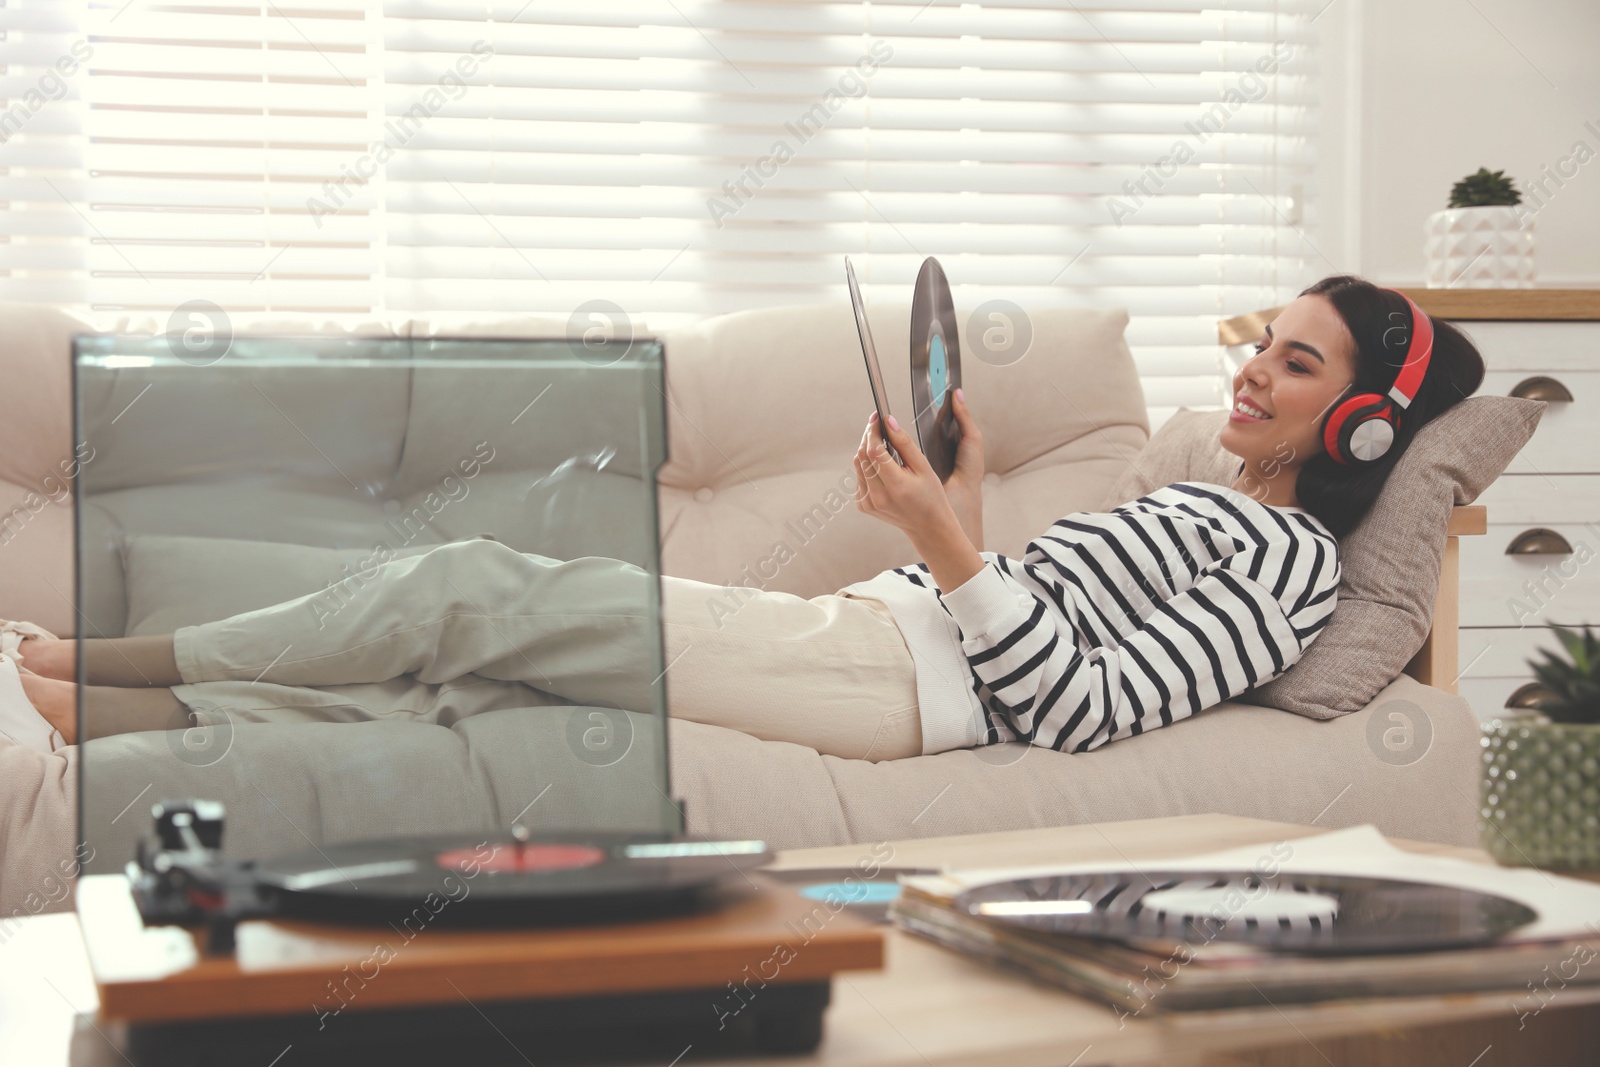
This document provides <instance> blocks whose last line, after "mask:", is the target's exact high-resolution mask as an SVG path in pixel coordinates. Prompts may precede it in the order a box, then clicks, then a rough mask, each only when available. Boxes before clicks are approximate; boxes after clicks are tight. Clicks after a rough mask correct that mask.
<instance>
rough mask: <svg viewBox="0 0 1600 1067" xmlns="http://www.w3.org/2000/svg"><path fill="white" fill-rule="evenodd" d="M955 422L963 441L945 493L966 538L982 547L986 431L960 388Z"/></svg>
mask: <svg viewBox="0 0 1600 1067" xmlns="http://www.w3.org/2000/svg"><path fill="white" fill-rule="evenodd" d="M953 407H954V408H955V415H956V424H957V425H958V426H960V427H961V443H960V444H959V445H957V446H956V469H955V470H953V471H951V472H950V477H949V478H947V479H945V483H944V495H945V496H946V497H948V498H949V500H950V507H951V508H952V509H954V511H955V513H956V518H957V519H959V520H960V522H961V528H962V529H963V530H965V531H966V533H967V538H968V539H969V540H971V542H972V543H973V544H974V545H975V546H977V547H979V548H982V547H983V433H982V431H980V430H979V429H978V420H977V419H975V418H973V415H972V412H971V411H970V410H969V409H968V408H967V398H966V396H964V395H963V394H962V392H961V390H960V389H957V390H956V391H955V397H954V401H953Z"/></svg>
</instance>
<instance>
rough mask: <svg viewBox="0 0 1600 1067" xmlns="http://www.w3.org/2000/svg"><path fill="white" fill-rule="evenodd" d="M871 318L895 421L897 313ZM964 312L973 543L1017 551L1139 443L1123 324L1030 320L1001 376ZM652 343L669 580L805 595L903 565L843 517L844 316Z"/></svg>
mask: <svg viewBox="0 0 1600 1067" xmlns="http://www.w3.org/2000/svg"><path fill="white" fill-rule="evenodd" d="M867 315H868V319H869V321H870V322H871V324H872V331H873V339H874V341H875V342H876V347H877V350H878V358H879V360H880V362H881V363H882V364H883V370H884V377H885V378H886V379H887V383H886V384H887V386H888V390H889V404H890V411H891V412H892V413H893V414H894V415H895V417H896V418H897V419H899V420H900V421H901V424H902V425H909V423H908V416H909V414H910V412H911V411H912V405H911V387H910V375H909V371H908V366H907V357H906V355H905V353H906V352H908V351H909V345H910V305H909V304H884V305H869V306H868V309H867ZM969 315H970V313H969V312H968V311H967V310H966V309H959V310H958V316H957V317H958V320H959V322H960V325H961V335H960V336H961V341H962V362H961V369H962V375H963V384H964V389H965V396H966V398H967V401H968V404H969V406H970V407H971V409H972V412H973V414H974V415H975V416H976V417H977V419H978V424H979V426H980V427H982V429H983V434H984V440H985V445H986V449H985V450H986V453H987V456H986V459H987V464H986V465H987V468H988V473H987V475H986V476H985V479H984V481H985V487H984V535H985V536H984V541H985V543H984V544H983V545H982V546H980V547H981V548H985V549H990V550H993V551H997V552H1004V553H1008V554H1014V555H1015V554H1020V553H1021V550H1022V548H1023V546H1024V545H1026V544H1027V542H1028V541H1029V540H1030V539H1032V538H1033V537H1035V536H1037V535H1038V534H1039V533H1041V532H1042V531H1043V530H1044V529H1045V528H1046V527H1048V526H1049V525H1050V523H1051V522H1052V521H1054V520H1055V519H1057V518H1059V517H1060V516H1062V515H1064V514H1067V513H1068V512H1072V511H1078V510H1084V509H1089V508H1095V507H1098V506H1099V502H1100V500H1101V498H1102V497H1103V496H1104V495H1105V493H1106V491H1107V490H1108V489H1109V487H1110V485H1111V483H1112V482H1113V480H1115V479H1116V478H1117V477H1118V476H1119V475H1120V474H1121V473H1122V471H1123V470H1124V468H1125V467H1126V466H1127V463H1128V461H1129V460H1130V459H1131V458H1132V457H1133V456H1136V455H1137V454H1138V452H1139V451H1140V449H1141V448H1143V447H1144V444H1145V442H1146V441H1147V440H1148V439H1149V421H1148V417H1147V414H1146V408H1145V399H1144V393H1143V390H1142V389H1141V387H1140V384H1139V378H1138V374H1137V371H1136V368H1135V366H1134V362H1133V358H1132V355H1131V354H1130V353H1129V351H1128V347H1127V344H1126V343H1125V341H1124V339H1123V330H1124V328H1125V327H1126V325H1127V321H1128V320H1127V312H1126V311H1124V310H1123V309H1121V308H1112V309H1093V308H1051V309H1041V310H1035V311H1032V312H1031V313H1030V315H1029V318H1030V320H1031V327H1032V335H1033V337H1032V344H1031V346H1030V347H1029V348H1028V349H1027V351H1026V352H1025V354H1024V355H1023V356H1022V357H1021V358H1020V359H1017V360H1015V361H1014V362H1011V363H1009V364H1007V365H1005V366H997V365H995V364H993V363H990V362H985V361H984V360H982V359H979V358H977V356H976V355H975V352H974V345H973V344H972V343H970V342H971V341H972V340H973V338H972V336H971V331H970V330H969V329H968V326H969V322H968V320H969ZM980 325H983V326H987V325H988V323H987V322H985V323H982V324H980ZM663 340H664V341H665V342H666V351H667V393H668V397H669V398H670V401H671V403H670V407H669V410H668V413H667V418H668V425H669V427H670V433H669V437H668V439H669V441H670V448H671V459H670V461H669V462H668V464H667V465H666V467H665V469H663V470H662V472H661V476H660V499H661V530H662V567H663V570H664V571H665V572H666V573H668V574H673V575H678V576H680V577H686V578H696V579H699V580H701V581H708V582H717V583H725V584H741V585H759V586H761V587H762V588H766V589H772V590H779V591H782V592H788V593H795V594H798V595H801V596H807V597H809V596H815V595H817V594H819V593H826V592H832V591H833V590H834V589H836V588H838V587H839V586H842V585H846V584H849V583H850V582H853V581H858V580H861V579H864V578H870V577H871V576H872V575H874V574H876V573H878V572H879V571H881V570H883V569H884V568H887V567H893V566H899V565H901V564H905V563H910V562H914V561H915V560H916V555H915V553H914V552H913V551H912V549H911V546H910V544H909V542H908V541H907V540H906V538H905V535H904V534H902V533H901V532H900V531H899V530H896V529H894V528H892V527H890V526H888V525H887V524H885V523H883V522H880V521H878V520H876V519H872V518H869V517H867V516H865V515H862V514H861V513H859V512H858V511H856V509H855V500H854V485H855V475H854V470H853V468H852V466H851V457H852V456H853V455H854V454H855V450H856V448H857V447H858V445H859V444H860V441H861V435H862V431H863V430H864V429H865V427H866V422H867V417H868V415H869V414H870V413H871V411H872V393H871V390H870V388H869V387H868V384H867V374H866V369H865V366H864V363H863V360H862V357H861V348H860V343H859V341H858V340H857V337H856V327H855V319H854V317H853V315H852V314H851V312H850V308H849V305H848V304H845V303H843V302H841V303H838V304H827V305H816V306H806V307H787V308H776V309H770V310H762V311H749V312H742V313H737V314H732V315H724V316H719V317H717V318H713V319H708V320H706V321H704V322H701V323H699V324H697V325H694V326H690V327H687V328H684V329H680V330H674V331H670V332H668V333H666V334H664V335H663Z"/></svg>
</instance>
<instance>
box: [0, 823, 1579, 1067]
mask: <svg viewBox="0 0 1600 1067" xmlns="http://www.w3.org/2000/svg"><path fill="white" fill-rule="evenodd" d="M1322 832H1324V830H1323V828H1319V827H1315V826H1300V825H1295V824H1292V823H1276V822H1267V821H1263V820H1258V819H1243V818H1237V817H1233V816H1224V815H1193V816H1180V817H1175V818H1165V819H1143V820H1137V821H1130V822H1118V823H1099V824H1094V825H1087V826H1072V827H1058V828H1051V829H1043V830H1017V831H1007V832H1001V833H993V834H981V835H973V836H967V837H947V838H928V839H923V840H914V841H899V842H891V843H889V847H892V849H893V856H892V859H890V860H888V862H889V863H890V864H892V865H895V866H926V867H938V866H941V865H947V864H948V865H950V866H962V867H976V866H1002V865H1013V864H1029V863H1049V862H1068V861H1080V860H1105V861H1118V860H1121V861H1129V862H1133V863H1137V862H1139V861H1140V860H1141V859H1155V858H1160V857H1166V856H1178V855H1183V854H1198V853H1202V852H1211V851H1215V850H1218V849H1224V848H1234V847H1239V846H1244V845H1251V844H1267V843H1271V842H1274V841H1281V840H1290V839H1293V838H1297V837H1305V836H1308V835H1312V834H1317V833H1322ZM1395 844H1396V845H1398V846H1400V847H1402V848H1406V849H1409V850H1411V851H1414V852H1418V853H1426V854H1433V855H1445V856H1454V857H1458V858H1464V859H1469V860H1476V861H1479V862H1483V863H1492V862H1493V861H1492V860H1491V859H1490V858H1489V857H1488V856H1487V854H1485V853H1483V852H1481V851H1478V850H1476V849H1466V848H1455V847H1451V846H1446V845H1437V844H1431V843H1427V842H1413V841H1402V840H1397V841H1395ZM875 849H876V851H875ZM885 851H886V848H885V846H884V845H883V844H882V843H878V844H877V845H876V846H874V845H867V844H863V845H843V846H838V847H833V848H821V849H805V850H798V851H792V852H787V853H784V854H782V856H781V857H780V859H779V862H778V864H777V866H780V867H811V866H853V865H855V864H856V863H857V862H858V861H860V860H862V859H868V858H876V859H878V860H880V861H882V860H883V856H884V853H885ZM1595 947H1596V950H1597V951H1600V944H1597V945H1596V946H1595ZM1590 965H1591V966H1600V960H1597V961H1595V962H1594V963H1592V964H1590ZM1519 994H1520V999H1519ZM1271 995H1272V992H1271V990H1270V989H1265V990H1262V1004H1261V1006H1260V1007H1259V1008H1242V1009H1230V1010H1227V1011H1210V1012H1186V1013H1173V1014H1168V1015H1153V1014H1152V1015H1146V1016H1140V1017H1130V1018H1126V1019H1119V1018H1118V1013H1117V1012H1115V1011H1113V1010H1112V1009H1110V1008H1107V1007H1104V1006H1102V1005H1099V1004H1097V1003H1095V1002H1092V1001H1088V1000H1085V999H1082V998H1079V997H1076V996H1072V995H1070V994H1068V993H1064V992H1062V991H1060V990H1056V989H1052V988H1049V987H1046V986H1043V985H1040V984H1036V983H1034V982H1031V981H1029V980H1027V979H1025V978H1022V977H1019V976H1015V975H1011V974H1008V973H1005V972H1003V971H1000V970H997V969H994V968H991V967H989V966H987V965H984V964H981V963H978V962H976V961H974V960H971V959H968V958H966V957H964V956H961V955H959V954H957V953H954V952H950V951H947V950H945V949H943V948H940V947H938V946H936V945H933V944H930V943H928V942H926V941H923V940H921V939H919V938H916V937H912V936H910V935H906V934H901V933H899V932H898V931H896V932H891V933H890V935H889V944H888V965H887V967H886V968H885V969H884V970H883V971H878V972H856V973H849V974H844V975H841V976H839V977H837V978H836V979H835V982H834V993H833V1004H832V1007H831V1008H830V1009H829V1010H828V1016H827V1032H826V1036H825V1037H824V1038H823V1044H822V1046H821V1048H820V1049H819V1050H818V1051H817V1053H816V1054H815V1055H814V1056H811V1057H806V1058H802V1059H771V1058H763V1059H748V1060H743V1059H741V1060H726V1059H724V1060H719V1061H717V1062H718V1063H720V1064H722V1065H724V1067H756V1065H760V1067H786V1065H790V1064H797V1063H809V1064H829V1065H841V1067H842V1065H851V1067H891V1065H893V1067H902V1065H903V1067H935V1065H937V1067H946V1065H949V1067H956V1065H961V1067H968V1065H979V1064H994V1065H1003V1067H1090V1065H1091V1064H1162V1065H1172V1064H1177V1065H1194V1067H1268V1065H1273V1067H1328V1065H1331V1067H1346V1065H1349V1067H1356V1065H1360V1067H1390V1065H1394V1067H1400V1065H1405V1067H1416V1065H1430V1064H1438V1065H1441V1067H1446V1065H1447V1067H1512V1065H1520V1064H1540V1065H1541V1067H1544V1065H1549V1067H1559V1065H1563V1064H1572V1065H1574V1067H1576V1065H1580V1064H1581V1065H1585V1067H1587V1065H1592V1064H1595V1063H1596V1062H1600V1053H1597V1050H1600V987H1588V988H1583V987H1574V988H1568V989H1559V990H1557V992H1556V993H1555V995H1554V996H1551V997H1549V998H1548V1000H1547V1002H1546V1004H1545V1006H1544V1008H1543V1009H1542V1010H1540V1011H1539V1012H1537V1013H1536V1014H1534V1013H1530V1012H1528V1004H1529V1003H1531V1002H1530V1001H1528V999H1527V998H1528V995H1529V994H1528V991H1527V990H1506V991H1504V992H1498V993H1484V994H1452V995H1449V996H1421V997H1409V998H1385V999H1373V1000H1347V1001H1339V1002H1333V1003H1328V1004H1323V1005H1290V1004H1285V1005H1283V1006H1281V1007H1279V1006H1276V1005H1274V1004H1272V1003H1271V1000H1270V998H1271ZM94 998H95V994H94V986H93V983H92V981H91V979H90V977H89V972H88V964H87V961H86V959H85V958H84V954H83V946H82V941H81V939H80V938H79V935H78V931H77V925H76V921H75V917H73V916H70V915H55V916H45V917H41V918H35V919H29V920H25V921H24V922H23V923H22V924H20V925H19V926H18V927H17V928H16V932H15V933H14V934H13V936H12V937H11V938H10V939H9V940H8V941H7V942H5V943H4V944H3V945H0V1063H4V1064H13V1063H15V1064H29V1065H30V1067H32V1065H38V1067H56V1065H62V1064H67V1063H69V1062H71V1063H72V1064H74V1065H78V1067H113V1065H117V1064H122V1063H123V1062H124V1061H123V1059H122V1058H121V1056H120V1054H119V1053H118V1052H117V1051H116V1050H115V1048H114V1047H113V1046H112V1045H111V1043H110V1042H109V1041H108V1040H107V1039H105V1038H103V1037H102V1036H100V1034H99V1033H98V1032H97V1030H96V1029H95V1025H94V1023H93V1022H92V1016H89V1015H80V1014H79V1013H82V1012H92V1011H93V1009H94V1007H95V999H94ZM1519 1007H1520V1009H1521V1014H1520V1015H1519V1013H1518V1009H1519ZM69 1045H70V1046H71V1058H70V1060H69ZM241 1051H242V1050H241ZM518 1051H519V1053H522V1052H525V1053H527V1054H528V1055H527V1056H526V1057H525V1058H527V1059H530V1060H531V1061H532V1062H536V1063H541V1067H542V1061H541V1059H540V1057H539V1056H538V1055H537V1050H518ZM268 1058H269V1059H270V1056H269V1057H268ZM240 1062H241V1063H243V1062H252V1063H253V1062H255V1060H254V1059H248V1058H242V1059H241V1060H240ZM509 1062H519V1061H518V1060H517V1059H516V1058H515V1057H513V1058H512V1059H511V1060H510V1061H509ZM262 1067H266V1060H262ZM661 1067H665V1064H662V1065H661Z"/></svg>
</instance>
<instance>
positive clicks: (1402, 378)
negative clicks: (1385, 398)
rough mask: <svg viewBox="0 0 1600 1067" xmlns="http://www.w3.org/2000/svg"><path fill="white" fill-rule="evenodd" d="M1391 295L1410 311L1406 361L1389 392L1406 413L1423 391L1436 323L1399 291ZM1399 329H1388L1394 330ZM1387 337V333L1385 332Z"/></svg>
mask: <svg viewBox="0 0 1600 1067" xmlns="http://www.w3.org/2000/svg"><path fill="white" fill-rule="evenodd" d="M1387 291H1388V292H1391V293H1394V294H1395V295H1396V296H1398V297H1400V299H1401V300H1404V301H1405V302H1406V304H1407V305H1409V306H1410V308H1411V330H1410V337H1409V339H1408V343H1407V345H1406V361H1405V363H1404V364H1403V365H1402V366H1401V368H1400V373H1399V375H1398V376H1396V378H1395V380H1394V385H1393V386H1391V387H1390V389H1389V396H1390V397H1391V398H1392V399H1393V400H1394V402H1395V403H1396V404H1398V405H1399V406H1400V408H1401V409H1402V410H1403V409H1405V408H1408V407H1410V406H1411V402H1412V401H1413V400H1415V399H1416V398H1417V390H1418V389H1419V388H1421V387H1422V379H1423V376H1424V375H1426V374H1427V373H1428V361H1429V360H1430V359H1431V358H1432V357H1433V320H1432V319H1430V318H1428V313H1427V312H1425V311H1423V310H1422V309H1421V308H1419V307H1417V304H1416V301H1414V300H1412V299H1411V298H1410V297H1409V296H1407V295H1406V294H1404V293H1402V292H1400V290H1398V289H1389V290H1387ZM1395 328H1396V327H1393V326H1391V327H1389V329H1391V330H1392V329H1395ZM1384 336H1386V337H1387V336H1388V330H1385V331H1384Z"/></svg>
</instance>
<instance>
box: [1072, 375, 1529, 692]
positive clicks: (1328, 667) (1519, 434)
mask: <svg viewBox="0 0 1600 1067" xmlns="http://www.w3.org/2000/svg"><path fill="white" fill-rule="evenodd" d="M1547 406H1548V405H1547V404H1546V403H1545V402H1544V401H1542V400H1523V399H1521V398H1519V397H1510V396H1472V397H1468V398H1467V399H1465V400H1463V401H1461V402H1460V403H1459V404H1457V405H1455V406H1454V407H1452V408H1451V409H1450V410H1449V411H1446V412H1445V413H1444V414H1443V415H1440V416H1439V417H1438V418H1436V419H1434V420H1433V421H1432V422H1430V423H1428V424H1427V425H1426V426H1424V427H1423V428H1422V429H1421V430H1420V431H1419V432H1418V433H1417V436H1416V438H1415V439H1414V440H1413V441H1412V442H1411V447H1410V448H1408V449H1407V450H1406V454H1405V455H1404V456H1402V457H1401V458H1400V462H1399V463H1397V464H1395V468H1394V470H1393V471H1392V472H1391V473H1390V475H1389V480H1388V481H1387V482H1385V483H1384V487H1383V493H1382V495H1380V496H1379V498H1378V502H1377V503H1376V504H1374V505H1373V507H1372V510H1371V511H1369V512H1367V514H1366V517H1365V518H1363V519H1362V520H1361V524H1360V525H1359V526H1357V527H1356V528H1355V529H1354V530H1352V531H1351V532H1350V534H1349V535H1348V536H1346V537H1345V538H1344V539H1343V540H1342V541H1340V543H1339V558H1340V564H1341V566H1342V568H1343V578H1342V580H1341V581H1340V583H1339V601H1338V604H1337V605H1336V606H1335V607H1334V609H1333V615H1332V616H1331V617H1330V618H1329V619H1328V625H1327V626H1326V627H1324V628H1323V631H1322V633H1320V634H1318V635H1317V638H1316V640H1314V641H1313V642H1312V643H1311V647H1309V648H1307V649H1306V651H1305V653H1304V654H1303V655H1302V656H1301V657H1300V659H1299V660H1297V661H1296V662H1295V664H1294V666H1292V667H1290V668H1289V669H1288V670H1287V671H1285V672H1284V673H1283V674H1281V675H1279V676H1278V677H1277V678H1274V679H1273V680H1271V681H1269V682H1265V683H1263V684H1262V685H1258V686H1256V687H1255V688H1254V689H1250V690H1248V691H1246V692H1244V693H1241V694H1240V695H1239V696H1237V697H1235V698H1234V699H1236V700H1238V701H1240V702H1242V703H1246V704H1259V705H1262V706H1264V707H1272V708H1281V709H1283V710H1284V711H1292V712H1294V713H1296V714H1297V715H1305V716H1307V717H1308V718H1313V719H1331V718H1334V717H1335V716H1338V715H1344V714H1347V713H1349V712H1352V711H1360V710H1361V709H1362V708H1364V707H1366V706H1367V705H1368V704H1369V703H1371V701H1372V698H1373V697H1375V696H1377V695H1378V693H1379V692H1381V691H1382V690H1383V689H1384V688H1385V687H1386V686H1388V685H1389V683H1390V682H1392V681H1394V680H1395V679H1396V678H1397V677H1399V676H1400V674H1401V672H1402V671H1404V670H1405V666H1406V664H1407V663H1409V662H1411V658H1412V657H1413V656H1415V655H1416V654H1417V651H1418V650H1419V649H1421V648H1422V644H1423V642H1424V641H1426V640H1427V637H1428V631H1429V630H1430V629H1431V628H1432V626H1433V605H1434V600H1435V598H1436V596H1437V594H1438V591H1439V568H1440V566H1441V564H1442V562H1443V559H1444V546H1445V541H1446V537H1447V534H1446V531H1447V529H1448V527H1449V523H1450V510H1451V509H1452V508H1454V507H1456V506H1457V505H1460V504H1470V503H1472V502H1473V501H1474V500H1476V499H1477V498H1478V495H1479V494H1480V493H1482V492H1483V491H1484V490H1485V489H1487V488H1488V487H1489V485H1490V484H1491V483H1492V482H1493V481H1494V480H1495V479H1496V478H1498V477H1500V475H1501V473H1502V472H1504V471H1505V469H1506V467H1507V466H1508V465H1509V464H1510V463H1511V460H1512V459H1513V458H1515V456H1516V454H1517V453H1518V452H1519V451H1521V450H1522V446H1523V445H1525V444H1527V442H1528V438H1530V437H1532V436H1533V431H1534V430H1535V429H1536V428H1537V427H1538V425H1539V417H1540V416H1541V415H1543V414H1544V409H1545V408H1546V407H1547ZM1227 417H1228V412H1227V411H1225V410H1224V411H1191V410H1190V409H1188V408H1180V409H1179V410H1178V411H1177V413H1176V414H1174V415H1173V416H1172V417H1171V418H1169V419H1168V420H1167V421H1166V422H1165V423H1164V424H1162V426H1161V428H1160V429H1159V430H1157V431H1156V433H1155V435H1154V436H1153V437H1151V438H1150V442H1149V443H1148V444H1147V445H1145V448H1144V451H1142V452H1140V453H1139V455H1138V456H1136V457H1134V459H1133V460H1132V461H1131V462H1130V465H1129V467H1128V469H1127V470H1125V471H1124V472H1123V473H1122V474H1121V476H1119V477H1118V478H1117V480H1116V481H1115V482H1114V483H1113V484H1112V487H1111V492H1110V493H1109V494H1107V499H1106V500H1105V502H1104V503H1103V504H1102V508H1103V509H1104V510H1110V509H1111V508H1114V507H1116V506H1118V505H1119V504H1125V503H1127V502H1128V501H1130V500H1135V499H1138V498H1139V497H1141V496H1143V495H1145V494H1146V493H1149V492H1150V491H1151V490H1153V489H1157V488H1160V487H1161V486H1163V485H1170V484H1171V483H1173V482H1181V481H1204V482H1213V483H1217V484H1221V485H1231V484H1232V483H1233V480H1234V479H1235V478H1236V477H1237V476H1238V473H1239V464H1240V462H1241V461H1240V459H1239V457H1237V456H1235V455H1233V454H1232V453H1230V452H1228V451H1227V450H1226V449H1224V448H1223V447H1222V446H1221V445H1220V444H1219V443H1218V442H1217V434H1218V432H1219V431H1220V430H1221V429H1222V426H1223V423H1224V421H1225V420H1226V419H1227Z"/></svg>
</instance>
